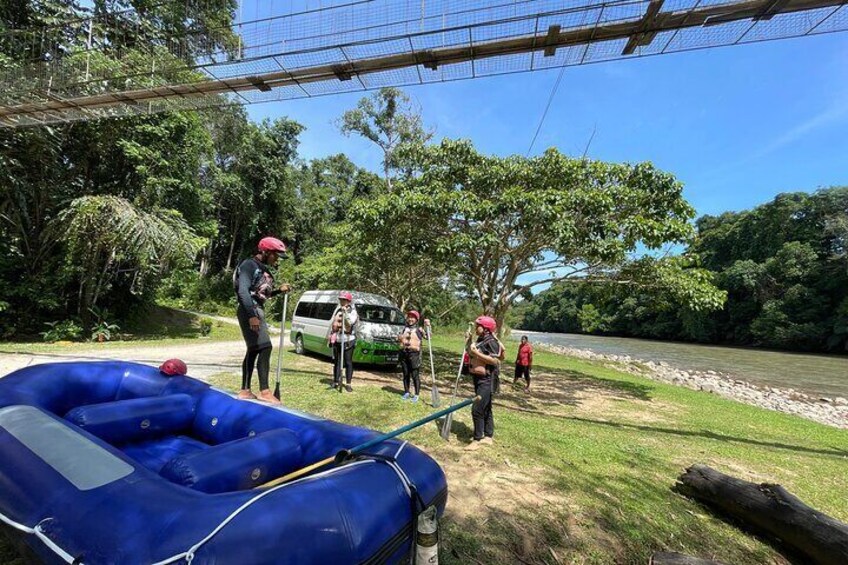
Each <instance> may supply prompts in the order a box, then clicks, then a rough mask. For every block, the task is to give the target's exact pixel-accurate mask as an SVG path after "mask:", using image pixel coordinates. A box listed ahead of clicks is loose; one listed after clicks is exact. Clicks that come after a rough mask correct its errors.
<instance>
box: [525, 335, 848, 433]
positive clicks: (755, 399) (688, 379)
mask: <svg viewBox="0 0 848 565" xmlns="http://www.w3.org/2000/svg"><path fill="white" fill-rule="evenodd" d="M534 347H537V348H541V349H545V350H547V351H552V352H554V353H561V354H563V355H568V356H570V357H577V358H579V359H587V360H591V361H599V362H601V363H604V364H606V365H609V366H611V367H613V368H615V369H618V370H624V371H626V372H628V373H631V374H635V375H640V376H643V377H648V378H650V379H653V380H657V381H662V382H666V383H671V384H675V385H679V386H685V387H686V388H691V389H694V390H700V391H703V392H706V393H709V394H717V395H719V396H723V397H725V398H730V399H733V400H737V401H739V402H744V403H746V404H751V405H753V406H759V407H761V408H767V409H769V410H777V411H779V412H787V413H789V414H795V415H796V416H800V417H802V418H806V419H808V420H813V421H815V422H819V423H821V424H826V425H828V426H834V427H837V428H843V429H848V399H845V398H842V397H836V398H827V397H815V396H810V395H807V394H804V393H803V392H800V391H797V390H795V389H791V388H787V389H784V388H776V387H767V386H760V385H756V384H753V383H750V382H748V381H744V380H741V379H739V378H737V377H734V376H733V375H729V374H724V373H718V372H716V371H706V372H701V371H686V370H682V369H678V368H676V367H672V366H671V365H669V364H668V363H665V362H659V363H657V362H654V361H645V360H641V359H634V358H632V357H630V356H628V355H604V354H600V353H595V352H593V351H589V350H586V349H575V348H571V347H565V346H561V345H542V344H536V345H534Z"/></svg>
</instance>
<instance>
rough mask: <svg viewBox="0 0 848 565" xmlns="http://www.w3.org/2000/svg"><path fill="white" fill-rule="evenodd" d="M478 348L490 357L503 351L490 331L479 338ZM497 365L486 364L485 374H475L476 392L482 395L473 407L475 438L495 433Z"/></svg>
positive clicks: (490, 435)
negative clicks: (493, 406)
mask: <svg viewBox="0 0 848 565" xmlns="http://www.w3.org/2000/svg"><path fill="white" fill-rule="evenodd" d="M477 350H478V351H479V352H480V353H482V354H483V355H486V356H488V357H495V358H497V357H498V356H499V355H500V353H501V345H500V343H498V340H497V339H495V336H493V335H492V334H490V333H487V334H486V335H484V336H481V337H479V338H477ZM497 370H498V366H497V365H486V374H485V375H479V376H478V375H473V377H474V394H475V395H477V396H479V397H480V401H479V402H475V403H474V404H473V406H472V408H471V419H472V420H473V421H474V439H475V440H477V441H479V440H481V439H483V436H486V437H492V436H494V435H495V418H494V416H493V415H492V384H493V382H494V380H495V378H496V376H497V375H496V373H497Z"/></svg>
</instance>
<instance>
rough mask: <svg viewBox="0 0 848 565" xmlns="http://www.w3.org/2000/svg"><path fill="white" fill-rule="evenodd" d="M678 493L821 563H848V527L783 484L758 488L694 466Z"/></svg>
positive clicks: (680, 482)
mask: <svg viewBox="0 0 848 565" xmlns="http://www.w3.org/2000/svg"><path fill="white" fill-rule="evenodd" d="M677 481H678V482H677V484H676V485H675V487H674V488H675V490H676V491H677V492H679V493H681V494H683V495H686V496H689V497H691V498H694V499H696V500H699V501H701V502H704V503H706V504H708V505H710V506H712V507H714V508H717V509H719V510H721V511H722V512H724V513H725V514H727V515H728V516H731V517H732V518H734V519H736V520H737V521H739V522H741V523H742V524H743V525H744V526H746V527H749V528H750V529H751V530H753V531H754V532H755V533H758V534H760V535H763V536H765V537H767V538H771V539H773V540H776V541H778V542H779V543H781V544H782V545H783V546H785V547H787V548H789V549H790V550H792V551H794V552H797V553H798V554H799V555H801V556H804V557H806V558H807V559H810V560H811V561H810V562H811V563H817V564H821V565H845V564H846V563H848V524H844V523H842V522H839V521H838V520H834V519H833V518H831V517H830V516H827V515H826V514H823V513H821V512H819V511H817V510H814V509H813V508H810V507H809V506H807V505H806V504H804V503H803V502H801V500H799V499H798V498H797V497H795V496H794V495H792V494H791V493H790V492H788V491H787V490H786V489H784V488H783V487H782V486H780V485H773V484H768V483H763V484H759V485H758V484H754V483H749V482H748V481H743V480H741V479H736V478H734V477H731V476H728V475H725V474H723V473H720V472H718V471H716V470H715V469H711V468H710V467H707V466H706V465H693V466H692V467H689V468H688V469H686V472H685V473H683V474H682V475H680V478H678V479H677Z"/></svg>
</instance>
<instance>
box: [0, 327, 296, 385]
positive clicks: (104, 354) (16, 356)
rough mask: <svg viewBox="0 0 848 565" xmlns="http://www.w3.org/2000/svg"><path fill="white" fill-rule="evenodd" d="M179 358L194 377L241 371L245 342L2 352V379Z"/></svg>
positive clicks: (154, 362) (199, 341) (0, 356)
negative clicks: (86, 364) (51, 369)
mask: <svg viewBox="0 0 848 565" xmlns="http://www.w3.org/2000/svg"><path fill="white" fill-rule="evenodd" d="M286 340H288V332H287V333H286ZM174 357H178V358H180V359H182V360H183V361H185V362H186V364H187V365H188V368H189V373H190V374H191V376H193V377H196V378H199V379H205V378H207V377H209V376H210V375H214V374H215V373H222V372H237V373H238V372H240V371H241V361H242V358H243V357H244V342H243V341H241V340H237V341H203V340H198V343H196V344H194V343H192V344H185V343H182V344H179V345H155V346H151V345H142V344H139V345H130V344H127V346H126V347H118V348H108V349H106V348H102V349H98V348H97V346H96V345H93V346H92V348H91V349H87V350H78V349H75V350H74V351H68V352H61V351H56V352H51V353H41V352H17V353H0V376H4V375H7V374H8V373H11V372H12V371H15V370H17V369H21V368H23V367H28V366H29V365H38V364H40V363H57V362H71V361H102V360H114V361H135V362H137V363H144V364H146V365H152V366H154V367H158V366H159V365H160V364H161V363H162V361H164V360H166V359H171V358H174Z"/></svg>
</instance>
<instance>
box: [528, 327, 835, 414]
mask: <svg viewBox="0 0 848 565" xmlns="http://www.w3.org/2000/svg"><path fill="white" fill-rule="evenodd" d="M522 335H527V336H528V337H529V338H530V341H531V342H537V343H548V344H553V345H563V346H566V347H572V348H575V349H585V350H589V351H592V352H594V353H600V354H606V355H629V356H630V357H632V358H634V359H642V360H645V361H655V362H659V361H665V362H666V363H668V364H669V365H671V366H672V367H676V368H678V369H683V370H687V371H692V370H695V371H716V372H719V373H728V374H730V375H733V376H735V377H737V378H739V379H743V380H746V381H750V382H752V383H756V384H760V385H766V386H774V387H780V388H794V389H795V390H798V391H803V392H805V393H807V394H813V395H817V396H827V397H834V396H841V397H844V398H848V356H835V355H811V354H804V353H783V352H777V351H763V350H758V349H752V348H742V347H720V346H715V345H696V344H690V343H675V342H666V341H652V340H646V339H633V338H626V337H605V336H593V335H579V334H556V333H539V332H524V331H521V330H513V332H512V337H511V339H518V338H519V337H520V336H522Z"/></svg>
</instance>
